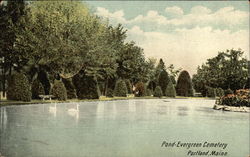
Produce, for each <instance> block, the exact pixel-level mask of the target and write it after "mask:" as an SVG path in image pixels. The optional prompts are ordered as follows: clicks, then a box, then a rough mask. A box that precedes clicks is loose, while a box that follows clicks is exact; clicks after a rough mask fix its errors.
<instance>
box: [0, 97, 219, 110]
mask: <svg viewBox="0 0 250 157" xmlns="http://www.w3.org/2000/svg"><path fill="white" fill-rule="evenodd" d="M134 99H207V100H215V99H214V98H208V97H182V96H177V97H175V98H172V97H161V98H158V97H152V96H145V97H112V98H109V97H105V98H101V99H100V98H99V99H68V100H65V101H59V100H39V99H36V100H31V101H30V102H25V101H12V100H0V107H4V106H13V105H33V104H49V103H71V102H96V101H117V100H134Z"/></svg>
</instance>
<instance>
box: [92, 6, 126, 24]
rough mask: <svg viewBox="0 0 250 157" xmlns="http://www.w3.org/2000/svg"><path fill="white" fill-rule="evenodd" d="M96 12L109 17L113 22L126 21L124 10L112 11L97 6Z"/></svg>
mask: <svg viewBox="0 0 250 157" xmlns="http://www.w3.org/2000/svg"><path fill="white" fill-rule="evenodd" d="M95 14H96V15H98V16H100V17H104V18H108V19H109V20H110V21H111V22H112V23H126V19H125V18H124V12H123V10H118V11H115V12H113V13H111V12H110V11H109V10H108V9H106V8H102V7H97V9H96V12H95Z"/></svg>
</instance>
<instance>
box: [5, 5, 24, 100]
mask: <svg viewBox="0 0 250 157" xmlns="http://www.w3.org/2000/svg"><path fill="white" fill-rule="evenodd" d="M26 13H27V9H26V4H25V2H24V1H23V0H13V1H8V2H7V4H6V5H0V29H1V30H4V31H1V32H0V37H1V38H0V45H1V46H0V60H1V61H0V68H1V69H2V74H1V75H2V81H1V83H2V87H3V95H5V89H6V86H5V85H6V80H7V76H6V75H9V76H10V75H11V74H12V69H13V68H15V69H19V68H20V67H22V66H23V65H25V64H26V63H27V60H25V59H24V57H23V54H22V53H20V52H19V51H17V50H16V49H15V47H16V45H15V40H16V34H17V32H18V31H19V30H21V29H22V27H23V25H22V24H21V21H22V20H24V17H25V15H26Z"/></svg>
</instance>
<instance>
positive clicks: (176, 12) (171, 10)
mask: <svg viewBox="0 0 250 157" xmlns="http://www.w3.org/2000/svg"><path fill="white" fill-rule="evenodd" d="M165 12H166V13H169V14H174V15H182V14H183V10H182V9H181V8H180V7H178V6H173V7H167V8H166V9H165Z"/></svg>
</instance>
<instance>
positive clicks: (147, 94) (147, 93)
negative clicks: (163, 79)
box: [145, 88, 153, 96]
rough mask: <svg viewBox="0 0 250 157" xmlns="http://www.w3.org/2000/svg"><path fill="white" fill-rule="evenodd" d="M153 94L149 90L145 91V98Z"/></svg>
mask: <svg viewBox="0 0 250 157" xmlns="http://www.w3.org/2000/svg"><path fill="white" fill-rule="evenodd" d="M152 94H153V92H152V90H150V89H148V88H147V89H146V95H145V96H152Z"/></svg>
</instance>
